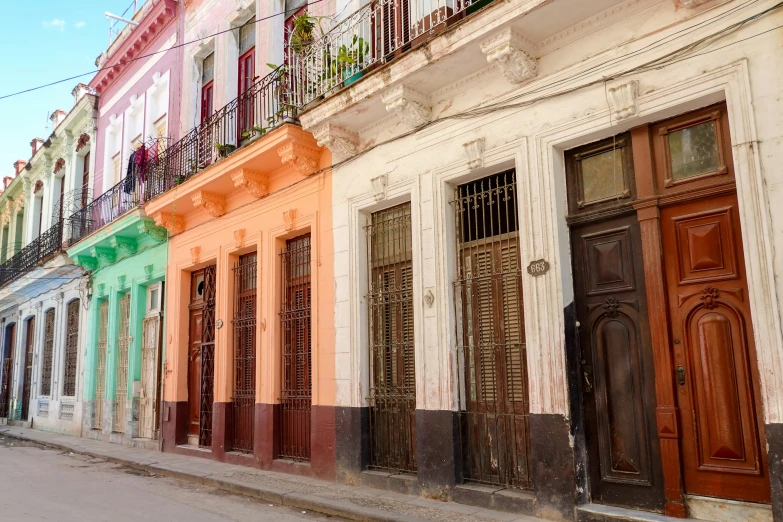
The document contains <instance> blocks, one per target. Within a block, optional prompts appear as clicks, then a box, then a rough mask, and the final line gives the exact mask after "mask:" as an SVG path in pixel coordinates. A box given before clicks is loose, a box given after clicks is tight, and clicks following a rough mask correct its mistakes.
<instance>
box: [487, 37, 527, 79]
mask: <svg viewBox="0 0 783 522" xmlns="http://www.w3.org/2000/svg"><path fill="white" fill-rule="evenodd" d="M532 47H533V46H532V45H531V44H530V43H529V42H528V40H527V39H526V38H525V37H524V36H522V35H521V34H520V33H519V32H517V31H516V30H514V29H512V28H510V27H509V28H507V29H504V30H503V31H500V32H499V33H497V34H495V35H493V36H492V37H490V38H488V39H486V40H484V41H483V42H482V43H481V52H483V53H484V54H485V55H486V56H487V62H488V63H489V64H495V65H496V66H497V67H498V68H499V69H500V71H501V72H502V73H503V76H505V77H506V80H508V81H509V83H512V84H515V85H516V84H519V83H522V82H525V81H527V80H530V79H531V78H534V77H535V76H536V75H538V61H537V60H536V58H535V56H534V55H533V52H532V51H531V49H532Z"/></svg>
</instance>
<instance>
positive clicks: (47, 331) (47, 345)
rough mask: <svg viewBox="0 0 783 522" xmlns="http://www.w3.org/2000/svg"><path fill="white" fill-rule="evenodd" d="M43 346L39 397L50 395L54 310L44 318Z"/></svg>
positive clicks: (50, 310) (51, 309) (49, 311)
mask: <svg viewBox="0 0 783 522" xmlns="http://www.w3.org/2000/svg"><path fill="white" fill-rule="evenodd" d="M44 326H45V328H44V344H43V353H42V354H41V395H51V393H52V357H53V352H54V308H50V309H49V310H47V311H46V315H45V316H44Z"/></svg>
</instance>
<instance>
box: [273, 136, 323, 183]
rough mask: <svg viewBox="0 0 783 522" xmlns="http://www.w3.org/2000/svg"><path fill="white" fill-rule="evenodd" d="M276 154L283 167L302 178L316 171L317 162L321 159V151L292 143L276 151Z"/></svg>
mask: <svg viewBox="0 0 783 522" xmlns="http://www.w3.org/2000/svg"><path fill="white" fill-rule="evenodd" d="M277 153H278V154H279V155H280V161H282V162H283V164H284V165H286V166H288V167H290V168H293V169H294V170H295V171H296V172H297V173H299V175H301V176H302V177H307V176H309V175H311V174H315V173H316V172H317V171H318V161H319V159H320V158H321V151H319V150H318V149H315V148H312V147H308V146H306V145H302V144H301V143H293V142H292V143H289V144H287V145H283V146H282V147H280V148H279V149H277Z"/></svg>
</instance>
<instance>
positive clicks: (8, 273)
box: [0, 221, 63, 287]
mask: <svg viewBox="0 0 783 522" xmlns="http://www.w3.org/2000/svg"><path fill="white" fill-rule="evenodd" d="M62 246H63V222H62V221H58V222H57V224H55V225H54V226H53V227H52V228H50V229H49V230H47V231H46V232H44V233H43V234H41V235H40V236H38V237H37V238H36V239H34V240H33V241H31V242H30V243H29V244H28V245H27V246H25V247H23V248H22V249H21V250H19V251H18V252H17V253H16V254H14V255H13V257H12V258H11V259H9V260H8V261H6V262H5V263H3V265H2V266H0V287H2V286H5V285H7V284H8V283H10V282H11V281H13V280H14V279H16V278H17V277H20V276H22V275H24V274H25V273H27V272H29V271H30V270H32V269H33V268H35V267H36V266H38V265H39V264H41V263H43V262H44V261H46V260H47V259H49V258H50V257H52V256H53V255H55V254H57V253H59V252H60V251H61V250H62Z"/></svg>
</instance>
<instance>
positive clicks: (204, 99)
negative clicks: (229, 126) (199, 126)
mask: <svg viewBox="0 0 783 522" xmlns="http://www.w3.org/2000/svg"><path fill="white" fill-rule="evenodd" d="M214 91H215V82H214V80H210V81H208V82H207V83H206V85H204V86H203V87H202V88H201V122H202V123H203V122H204V120H206V119H207V118H209V117H210V116H211V115H212V108H213V105H212V100H213V95H214Z"/></svg>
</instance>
